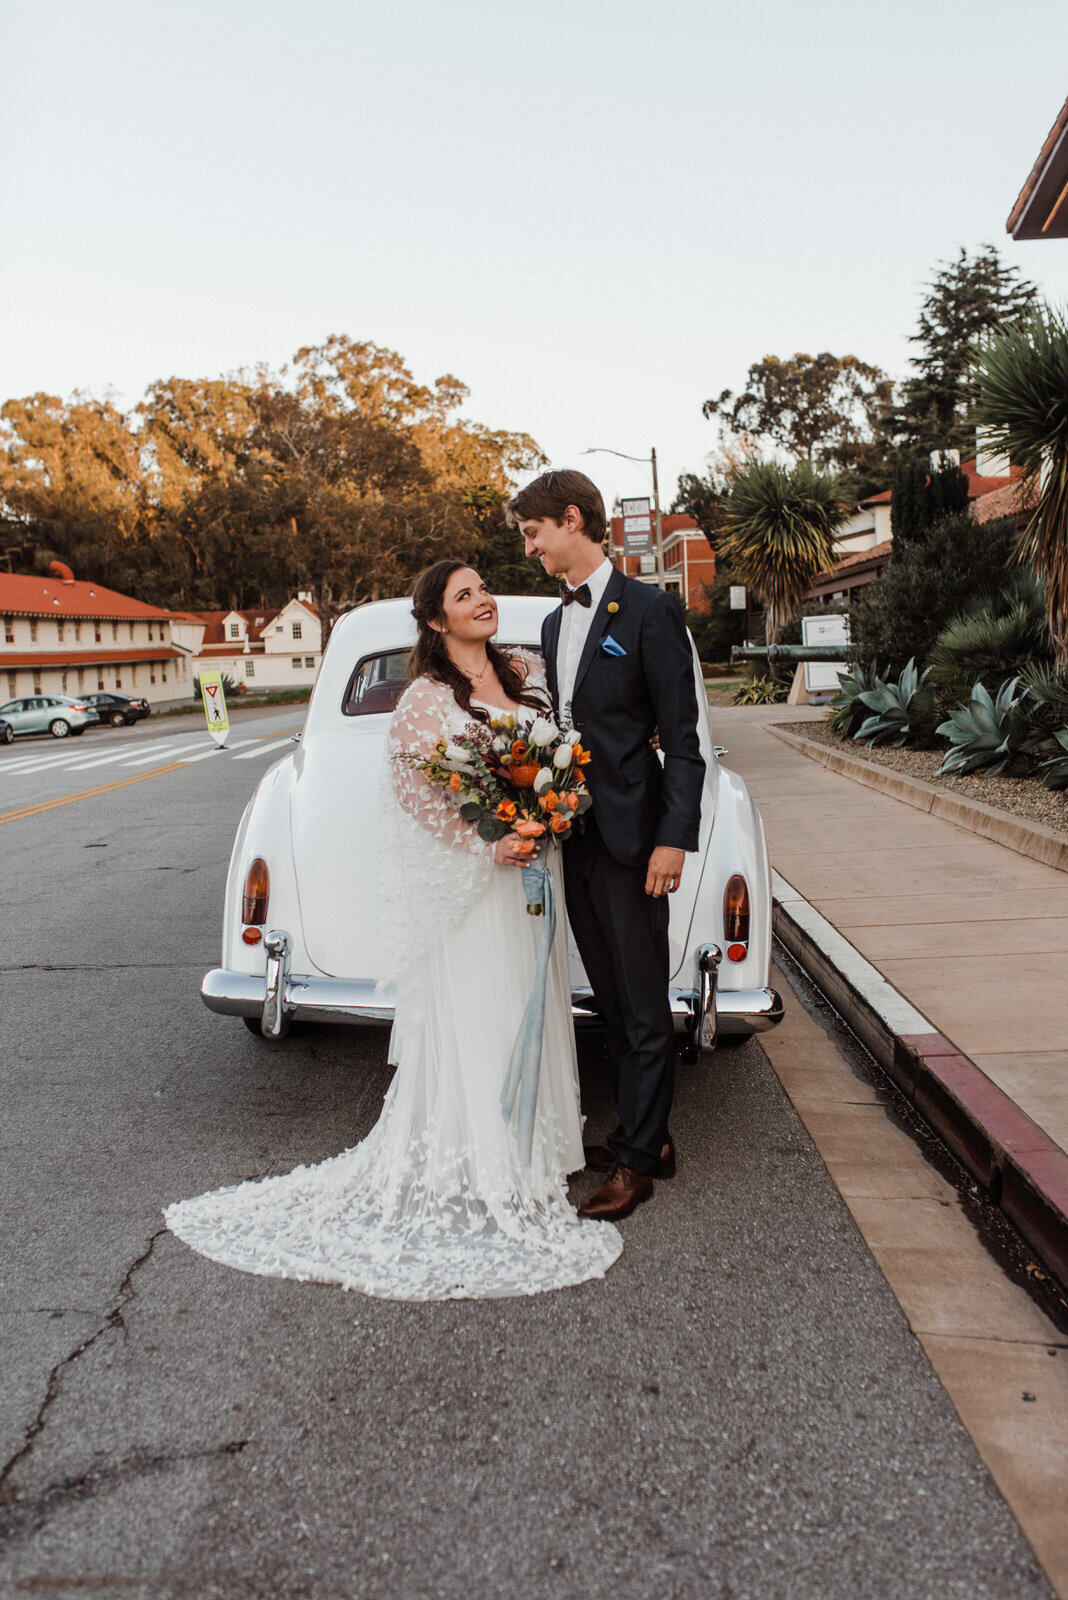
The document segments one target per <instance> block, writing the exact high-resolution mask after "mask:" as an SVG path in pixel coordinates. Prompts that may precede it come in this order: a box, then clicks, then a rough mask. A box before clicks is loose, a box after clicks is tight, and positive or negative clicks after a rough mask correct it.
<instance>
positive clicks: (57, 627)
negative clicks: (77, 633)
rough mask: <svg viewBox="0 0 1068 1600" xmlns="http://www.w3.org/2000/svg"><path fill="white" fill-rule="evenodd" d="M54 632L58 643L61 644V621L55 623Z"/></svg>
mask: <svg viewBox="0 0 1068 1600" xmlns="http://www.w3.org/2000/svg"><path fill="white" fill-rule="evenodd" d="M56 634H57V637H58V639H59V642H60V644H62V643H63V624H62V622H57V623H56Z"/></svg>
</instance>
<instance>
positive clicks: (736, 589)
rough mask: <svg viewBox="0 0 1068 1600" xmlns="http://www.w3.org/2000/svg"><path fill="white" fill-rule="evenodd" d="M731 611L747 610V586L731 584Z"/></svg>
mask: <svg viewBox="0 0 1068 1600" xmlns="http://www.w3.org/2000/svg"><path fill="white" fill-rule="evenodd" d="M731 610H732V611H744V610H745V585H744V584H743V583H732V584H731Z"/></svg>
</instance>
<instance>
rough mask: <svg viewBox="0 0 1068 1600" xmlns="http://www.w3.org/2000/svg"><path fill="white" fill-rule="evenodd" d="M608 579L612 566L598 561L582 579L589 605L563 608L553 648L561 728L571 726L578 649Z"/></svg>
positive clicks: (583, 641) (585, 637)
mask: <svg viewBox="0 0 1068 1600" xmlns="http://www.w3.org/2000/svg"><path fill="white" fill-rule="evenodd" d="M611 576H612V563H611V562H610V561H608V560H604V561H602V562H601V565H600V566H599V567H597V568H596V570H595V571H593V572H591V573H590V575H589V577H588V578H587V579H586V580H585V582H586V585H587V587H588V588H589V591H590V603H589V605H588V606H580V605H579V603H578V601H577V600H572V602H571V604H570V605H568V606H565V607H564V613H563V616H562V617H561V618H560V638H559V639H558V641H557V645H556V682H557V686H558V689H559V699H560V716H561V718H562V719H563V723H564V726H565V728H566V727H570V726H571V696H572V695H573V694H574V692H575V676H576V674H577V672H578V665H579V661H580V659H581V657H582V648H583V646H584V645H585V643H586V640H587V639H588V638H589V633H590V624H591V622H592V621H593V613H594V612H595V611H596V610H597V607H598V605H599V604H600V601H601V597H602V596H603V594H604V592H605V589H606V588H607V587H608V580H609V578H610V577H611ZM575 587H576V588H581V587H582V585H581V584H576V586H575Z"/></svg>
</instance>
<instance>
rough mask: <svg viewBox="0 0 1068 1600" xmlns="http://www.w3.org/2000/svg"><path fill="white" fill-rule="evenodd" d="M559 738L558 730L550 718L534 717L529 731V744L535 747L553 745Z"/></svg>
mask: <svg viewBox="0 0 1068 1600" xmlns="http://www.w3.org/2000/svg"><path fill="white" fill-rule="evenodd" d="M559 737H560V729H559V728H558V727H557V726H556V723H555V722H553V721H552V719H551V718H550V717H535V719H534V723H533V726H532V727H531V730H530V742H531V744H536V745H547V744H555V743H556V741H557V739H559Z"/></svg>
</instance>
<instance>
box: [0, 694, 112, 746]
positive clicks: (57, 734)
mask: <svg viewBox="0 0 1068 1600" xmlns="http://www.w3.org/2000/svg"><path fill="white" fill-rule="evenodd" d="M0 718H2V719H3V720H4V721H5V722H10V724H11V726H12V728H13V729H14V730H15V732H16V734H21V733H50V734H51V735H52V737H53V739H65V738H67V736H68V734H71V733H84V732H85V730H86V728H88V727H89V725H90V723H93V722H97V721H99V718H98V717H97V714H96V712H95V711H93V710H91V709H90V707H89V706H87V705H86V704H85V701H84V700H71V699H70V698H69V696H67V695H65V694H33V695H27V696H26V698H25V699H24V700H9V701H8V702H7V704H6V705H2V706H0Z"/></svg>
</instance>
